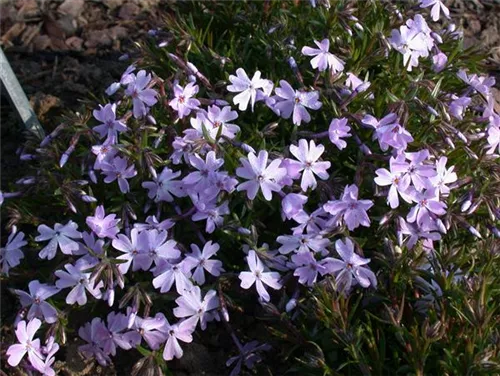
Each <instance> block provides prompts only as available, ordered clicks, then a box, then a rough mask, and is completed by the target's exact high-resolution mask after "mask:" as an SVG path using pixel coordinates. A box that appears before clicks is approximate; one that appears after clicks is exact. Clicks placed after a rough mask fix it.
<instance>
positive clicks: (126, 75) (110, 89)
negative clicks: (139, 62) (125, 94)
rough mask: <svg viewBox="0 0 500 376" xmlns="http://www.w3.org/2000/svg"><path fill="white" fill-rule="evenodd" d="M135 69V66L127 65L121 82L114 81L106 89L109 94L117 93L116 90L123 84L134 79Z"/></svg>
mask: <svg viewBox="0 0 500 376" xmlns="http://www.w3.org/2000/svg"><path fill="white" fill-rule="evenodd" d="M133 71H135V66H134V65H130V66H128V67H127V69H126V70H125V72H123V74H122V76H121V78H120V82H113V83H112V84H111V85H109V86H108V88H107V89H106V91H105V93H106V94H107V95H109V96H111V95H113V94H114V93H116V91H117V90H118V89H119V88H120V87H121V86H122V85H128V84H129V83H130V82H131V81H132V80H133V79H134V74H133V73H132V72H133Z"/></svg>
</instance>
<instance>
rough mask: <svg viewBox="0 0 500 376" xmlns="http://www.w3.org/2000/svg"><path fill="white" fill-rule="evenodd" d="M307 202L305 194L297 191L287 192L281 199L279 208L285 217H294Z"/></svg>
mask: <svg viewBox="0 0 500 376" xmlns="http://www.w3.org/2000/svg"><path fill="white" fill-rule="evenodd" d="M306 202H307V196H305V195H302V194H298V193H289V194H287V195H286V196H285V197H283V200H282V201H281V210H282V213H283V215H284V217H286V218H287V219H292V218H293V217H295V216H296V215H297V214H298V213H299V212H300V211H301V210H302V208H303V207H304V204H305V203H306Z"/></svg>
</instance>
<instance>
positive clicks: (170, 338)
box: [160, 319, 195, 361]
mask: <svg viewBox="0 0 500 376" xmlns="http://www.w3.org/2000/svg"><path fill="white" fill-rule="evenodd" d="M165 321H166V323H165V325H164V326H163V327H161V328H160V330H161V331H163V332H164V333H165V334H166V335H167V343H166V344H165V349H164V350H163V359H165V360H167V361H168V360H172V359H174V358H177V359H180V358H182V355H183V354H184V352H183V351H182V348H181V346H180V344H179V340H181V341H182V342H185V343H191V342H192V341H193V336H192V334H193V332H194V330H195V326H193V322H192V320H189V319H188V320H183V321H180V322H178V323H176V324H172V325H170V324H169V322H168V321H167V320H165Z"/></svg>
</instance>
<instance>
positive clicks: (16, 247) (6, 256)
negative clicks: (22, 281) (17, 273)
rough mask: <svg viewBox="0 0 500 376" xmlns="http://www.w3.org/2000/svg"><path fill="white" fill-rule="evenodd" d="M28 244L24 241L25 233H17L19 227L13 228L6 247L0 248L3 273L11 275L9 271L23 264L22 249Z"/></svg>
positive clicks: (0, 262)
mask: <svg viewBox="0 0 500 376" xmlns="http://www.w3.org/2000/svg"><path fill="white" fill-rule="evenodd" d="M26 244H28V242H27V241H26V240H24V233H23V232H17V227H16V226H13V228H12V232H11V233H10V235H9V238H8V239H7V244H6V245H5V247H1V248H0V265H1V266H2V273H5V274H6V275H9V270H10V269H11V268H13V267H15V266H17V265H19V264H20V263H21V259H23V258H24V253H23V251H22V250H21V247H24V246H25V245H26Z"/></svg>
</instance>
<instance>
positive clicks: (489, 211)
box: [1, 0, 500, 375]
mask: <svg viewBox="0 0 500 376" xmlns="http://www.w3.org/2000/svg"><path fill="white" fill-rule="evenodd" d="M173 9H174V10H175V12H176V14H175V15H172V16H171V17H170V18H168V19H167V20H166V24H165V27H164V28H162V29H159V30H151V31H150V34H151V40H150V42H149V43H147V44H144V45H141V46H139V47H140V48H139V49H138V54H137V56H131V57H130V58H131V60H133V62H132V64H131V66H130V67H129V68H128V69H127V70H126V71H125V72H124V74H123V75H122V77H121V79H120V81H119V82H116V83H113V84H111V85H110V86H109V88H108V89H107V90H106V93H92V98H93V99H91V100H88V111H87V112H85V113H78V114H71V115H68V117H67V118H66V119H64V121H63V122H62V124H61V125H60V126H59V127H57V128H56V129H54V130H53V131H52V132H51V133H50V134H49V135H48V136H47V137H46V138H45V139H43V140H35V139H31V140H29V142H28V144H27V145H26V147H25V149H24V150H23V152H22V154H21V156H20V157H21V160H22V161H23V162H22V163H23V168H26V169H27V170H28V171H27V175H26V177H25V178H23V179H21V180H19V181H18V182H13V184H12V187H13V188H12V191H10V192H4V193H3V194H2V199H5V202H4V203H3V206H2V216H3V218H4V219H6V220H5V221H4V223H5V222H7V223H6V225H7V227H8V228H9V231H10V236H9V238H8V239H7V240H6V242H5V243H4V244H5V246H4V247H3V248H2V254H1V255H2V256H1V257H2V259H1V265H2V275H3V276H2V283H3V284H4V285H7V286H8V287H9V288H10V289H11V293H12V294H13V295H15V296H17V297H18V298H19V305H18V307H19V314H18V315H17V317H16V320H15V322H13V323H12V325H13V327H14V328H15V336H12V338H10V343H8V344H6V346H5V348H4V353H3V354H2V357H3V359H5V362H4V363H7V364H8V365H9V367H22V368H23V369H25V370H28V371H29V372H32V373H34V374H36V373H41V374H46V375H52V374H54V373H55V372H56V370H55V369H54V367H53V365H54V362H55V360H56V358H57V357H58V354H60V353H61V351H64V350H63V349H64V346H65V344H66V343H67V342H68V341H69V340H70V339H71V340H72V339H73V338H75V337H79V338H80V340H81V346H80V347H79V351H80V352H81V353H82V354H83V355H84V356H85V357H87V358H94V359H95V360H96V361H97V362H98V363H99V364H100V365H101V366H104V367H107V366H109V365H110V364H111V363H112V362H113V360H114V359H117V358H118V357H119V356H120V354H123V353H125V354H127V353H134V354H138V355H139V358H138V359H137V362H136V363H135V364H134V365H133V366H132V365H131V366H130V369H129V370H128V371H132V373H133V374H137V375H143V374H151V375H153V374H167V373H169V372H171V371H170V365H171V364H174V362H175V359H178V358H181V357H182V356H183V351H184V349H186V348H188V347H189V346H190V345H189V344H190V343H192V342H193V341H194V342H196V341H197V340H199V341H202V342H203V341H206V337H204V333H207V332H209V333H211V335H213V336H217V338H218V340H219V341H220V347H221V348H222V349H223V351H224V355H225V356H226V359H225V362H226V365H222V366H223V369H224V372H225V373H227V374H232V375H236V374H239V373H252V372H254V373H256V374H285V373H289V374H301V375H303V374H322V375H325V374H332V375H333V374H396V373H399V374H417V375H423V374H450V375H455V374H497V373H498V372H499V371H500V370H499V368H500V366H499V364H498V361H499V359H498V356H499V353H498V352H499V340H500V337H499V333H498V319H499V316H498V295H499V294H498V293H499V289H498V286H499V285H498V282H499V281H498V279H499V276H498V270H499V267H500V263H499V255H498V245H499V244H498V240H497V239H498V237H499V230H498V227H497V226H498V222H499V219H500V212H499V193H500V180H499V174H500V168H499V164H498V154H499V153H500V149H499V147H500V146H499V143H500V116H499V115H498V114H497V113H496V112H495V102H494V99H493V96H492V94H491V87H492V86H493V85H494V80H493V79H492V78H489V77H487V75H485V74H484V73H482V66H481V61H482V59H483V56H481V55H480V54H478V52H477V51H476V50H474V49H469V50H465V49H464V48H463V44H462V38H461V33H460V31H459V30H456V28H455V26H454V25H453V24H451V23H450V22H449V21H448V19H447V15H448V13H447V8H446V7H445V5H444V3H442V2H441V1H439V0H435V1H425V0H424V1H419V2H414V3H411V2H409V3H404V4H394V3H391V2H381V1H366V2H362V3H360V2H355V1H338V2H331V3H328V2H324V1H318V2H317V3H316V2H192V3H191V2H189V3H178V4H176V5H175V7H174V8H173ZM14 183H15V184H14ZM2 299H3V298H2ZM247 317H249V318H252V320H253V321H245V320H246V319H245V318H247ZM255 318H256V319H255ZM223 338H226V340H224V339H223ZM228 341H230V342H229V344H228ZM2 342H5V341H2ZM217 345H219V344H212V346H215V347H216V346H217ZM226 366H227V368H226Z"/></svg>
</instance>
